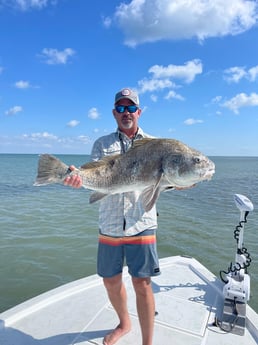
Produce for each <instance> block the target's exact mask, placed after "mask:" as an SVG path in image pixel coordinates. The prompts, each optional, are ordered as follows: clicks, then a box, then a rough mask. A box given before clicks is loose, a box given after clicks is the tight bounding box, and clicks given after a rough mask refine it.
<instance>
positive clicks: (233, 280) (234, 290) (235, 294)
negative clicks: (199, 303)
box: [223, 194, 254, 302]
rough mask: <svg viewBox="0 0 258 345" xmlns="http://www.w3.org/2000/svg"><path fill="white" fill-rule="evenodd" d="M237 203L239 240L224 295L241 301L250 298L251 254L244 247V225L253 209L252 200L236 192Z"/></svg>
mask: <svg viewBox="0 0 258 345" xmlns="http://www.w3.org/2000/svg"><path fill="white" fill-rule="evenodd" d="M234 199H235V204H236V206H237V208H238V209H239V210H240V222H239V225H238V226H237V227H236V230H235V232H234V234H235V239H236V240H237V251H236V256H235V263H234V264H231V265H230V268H229V271H228V273H227V276H226V281H227V283H226V285H225V286H224V289H223V294H224V297H225V298H227V299H231V300H234V301H239V302H247V301H248V300H249V299H250V276H249V275H248V274H247V267H248V266H249V265H250V262H251V258H250V254H249V253H248V252H247V250H246V248H244V246H243V245H244V243H243V238H244V225H245V223H246V222H247V220H246V217H247V215H248V213H249V212H250V211H252V210H253V208H254V207H253V204H252V202H251V201H250V200H249V199H248V198H247V197H245V196H244V195H241V194H235V197H234Z"/></svg>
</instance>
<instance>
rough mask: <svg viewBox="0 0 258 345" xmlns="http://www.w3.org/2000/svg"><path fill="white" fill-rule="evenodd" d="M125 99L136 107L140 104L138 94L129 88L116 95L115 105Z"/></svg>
mask: <svg viewBox="0 0 258 345" xmlns="http://www.w3.org/2000/svg"><path fill="white" fill-rule="evenodd" d="M124 98H127V99H130V101H132V102H133V103H134V104H135V105H139V104H140V102H139V97H138V94H137V92H136V91H134V90H131V89H129V88H125V89H122V90H120V91H118V92H117V93H116V96H115V104H116V103H117V102H118V101H120V99H124Z"/></svg>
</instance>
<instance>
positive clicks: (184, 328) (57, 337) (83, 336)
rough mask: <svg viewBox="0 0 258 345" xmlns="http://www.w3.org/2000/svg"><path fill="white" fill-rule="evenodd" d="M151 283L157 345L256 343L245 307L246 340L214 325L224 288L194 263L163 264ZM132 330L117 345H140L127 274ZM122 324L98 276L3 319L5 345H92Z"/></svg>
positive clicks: (0, 333)
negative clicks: (154, 303)
mask: <svg viewBox="0 0 258 345" xmlns="http://www.w3.org/2000/svg"><path fill="white" fill-rule="evenodd" d="M160 267H161V272H162V274H161V275H160V276H158V277H155V278H153V280H152V284H153V291H154V294H155V301H156V311H157V313H158V314H157V315H156V317H155V330H154V342H153V345H164V344H174V345H206V344H207V345H243V344H245V345H253V344H257V343H258V331H257V325H258V315H257V314H256V313H255V312H254V311H253V310H252V309H251V308H250V307H249V306H247V319H246V329H245V334H244V335H243V336H240V335H236V334H232V333H226V332H223V331H221V330H220V329H219V328H218V327H216V326H214V325H213V322H214V319H215V316H217V317H220V316H221V313H222V309H223V296H222V293H221V291H222V287H223V284H222V283H221V282H220V281H219V280H218V279H217V278H216V277H215V276H214V275H213V274H212V273H211V272H210V271H208V270H207V269H206V268H205V267H204V266H203V265H201V264H200V263H199V262H198V261H196V260H195V259H193V258H187V257H180V256H175V257H169V258H164V259H161V260H160ZM124 281H125V284H126V288H127V292H128V308H129V312H130V315H131V320H132V330H131V332H130V333H128V334H126V335H125V336H124V337H123V338H121V339H120V340H119V341H118V342H117V343H116V344H117V345H132V344H134V345H137V344H138V345H140V344H141V335H140V328H139V324H138V318H137V312H136V306H135V294H134V291H133V287H132V284H131V279H130V276H129V275H128V274H127V273H126V269H125V271H124ZM117 323H118V320H117V317H116V314H115V312H114V310H113V308H112V306H111V305H110V302H109V301H108V298H107V295H106V291H105V289H104V287H103V284H102V279H100V278H99V277H98V276H97V275H93V276H90V277H87V278H83V279H80V280H77V281H75V282H72V283H69V284H66V285H63V286H61V287H59V288H57V289H54V290H51V291H49V292H47V293H44V294H42V295H40V296H38V297H35V298H33V299H31V300H29V301H27V302H24V303H22V304H20V305H18V306H17V307H15V308H12V309H10V310H8V311H6V312H4V313H2V314H0V344H1V345H69V344H74V345H75V344H80V345H90V344H91V345H92V344H102V341H103V337H104V336H105V334H106V333H107V332H110V331H111V330H112V329H113V328H114V327H115V326H116V325H117Z"/></svg>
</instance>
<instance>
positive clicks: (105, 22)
mask: <svg viewBox="0 0 258 345" xmlns="http://www.w3.org/2000/svg"><path fill="white" fill-rule="evenodd" d="M111 24H112V19H111V18H110V17H105V18H103V25H104V26H105V27H106V28H109V27H110V26H111Z"/></svg>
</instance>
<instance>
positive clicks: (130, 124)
mask: <svg viewBox="0 0 258 345" xmlns="http://www.w3.org/2000/svg"><path fill="white" fill-rule="evenodd" d="M119 105H123V106H128V105H135V104H134V103H133V102H132V101H131V100H130V99H127V98H123V99H120V100H119V101H118V102H117V103H116V106H119ZM140 114H141V109H139V108H138V107H137V109H136V111H135V112H133V113H130V112H129V111H128V109H127V108H125V110H124V112H122V113H119V112H118V111H116V109H113V115H114V117H115V119H116V122H117V124H118V127H119V128H120V129H121V130H128V129H137V127H138V118H139V117H140Z"/></svg>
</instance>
